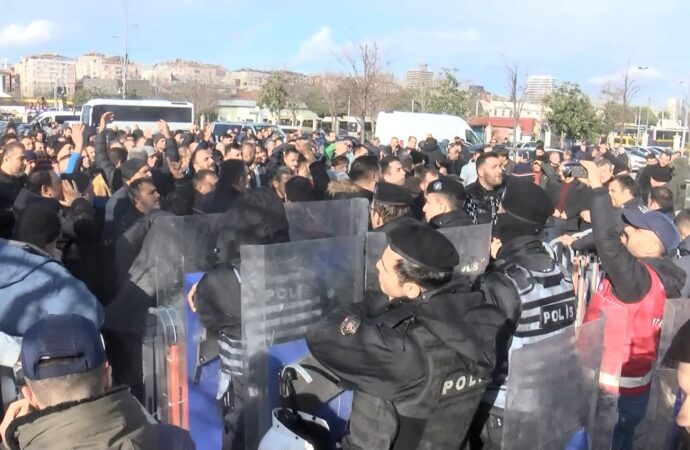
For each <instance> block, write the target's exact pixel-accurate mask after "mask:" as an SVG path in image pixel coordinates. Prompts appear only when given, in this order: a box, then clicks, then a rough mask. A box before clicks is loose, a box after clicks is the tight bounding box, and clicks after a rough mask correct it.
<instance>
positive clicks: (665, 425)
mask: <svg viewBox="0 0 690 450" xmlns="http://www.w3.org/2000/svg"><path fill="white" fill-rule="evenodd" d="M688 320H690V299H687V298H677V299H671V300H667V301H666V306H665V309H664V319H663V322H662V325H661V336H660V340H659V350H658V352H657V361H656V364H655V366H656V369H655V372H654V377H653V378H652V387H651V390H650V396H649V404H648V407H647V414H646V416H645V421H644V423H643V425H644V436H645V441H646V443H647V447H646V448H663V449H666V448H677V446H676V444H677V442H676V440H677V437H678V430H677V427H676V425H675V414H676V413H677V411H676V404H677V399H678V381H677V378H676V369H677V363H676V362H675V361H672V360H671V359H670V358H668V355H667V353H668V349H669V347H670V346H671V342H672V341H673V338H674V337H675V335H676V334H677V333H678V331H679V330H680V328H681V327H682V326H683V325H684V324H685V323H686V322H687V321H688Z"/></svg>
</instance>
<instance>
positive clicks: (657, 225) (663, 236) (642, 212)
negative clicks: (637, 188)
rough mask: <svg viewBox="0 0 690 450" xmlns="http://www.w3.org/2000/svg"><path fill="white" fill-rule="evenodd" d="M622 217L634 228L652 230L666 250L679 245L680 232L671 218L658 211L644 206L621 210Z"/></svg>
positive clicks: (668, 250)
mask: <svg viewBox="0 0 690 450" xmlns="http://www.w3.org/2000/svg"><path fill="white" fill-rule="evenodd" d="M623 219H624V220H625V221H626V222H627V223H629V224H630V225H632V226H633V227H635V228H640V229H642V230H649V231H653V232H654V234H656V235H657V237H658V238H659V240H660V241H661V243H662V244H663V245H664V248H665V249H666V252H667V253H669V252H672V251H674V250H675V249H676V248H678V246H679V245H680V234H679V233H678V230H677V229H676V226H675V225H674V224H673V222H671V219H669V218H668V217H666V216H665V215H664V214H662V213H660V212H659V211H650V210H648V209H647V208H646V207H645V206H643V205H639V206H638V207H636V208H626V209H624V210H623Z"/></svg>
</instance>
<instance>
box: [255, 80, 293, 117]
mask: <svg viewBox="0 0 690 450" xmlns="http://www.w3.org/2000/svg"><path fill="white" fill-rule="evenodd" d="M288 101H289V94H288V91H287V87H286V83H285V80H284V79H283V76H282V75H281V74H280V73H279V72H273V73H271V76H270V77H268V80H267V82H266V84H265V85H264V87H263V88H262V89H261V93H260V94H259V100H258V102H257V104H258V105H259V107H261V108H268V110H269V111H270V112H271V113H272V114H273V116H274V117H275V118H276V119H278V117H279V116H280V112H281V111H282V110H283V109H285V107H286V106H287V103H288Z"/></svg>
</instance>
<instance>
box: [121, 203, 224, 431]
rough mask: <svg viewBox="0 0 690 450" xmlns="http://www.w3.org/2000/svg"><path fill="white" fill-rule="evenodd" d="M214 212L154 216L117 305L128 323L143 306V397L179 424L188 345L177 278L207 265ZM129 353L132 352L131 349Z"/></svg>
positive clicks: (210, 260)
mask: <svg viewBox="0 0 690 450" xmlns="http://www.w3.org/2000/svg"><path fill="white" fill-rule="evenodd" d="M219 218H220V215H207V216H201V215H200V216H187V217H180V216H171V215H165V216H158V217H156V218H155V219H154V220H153V221H152V222H151V223H150V227H149V229H148V233H147V235H146V238H145V239H144V242H143V244H142V247H141V251H140V252H139V255H138V256H137V258H136V259H135V261H134V264H133V265H132V268H131V269H130V280H129V284H128V286H127V289H128V291H126V292H127V295H128V296H126V297H124V298H122V300H123V305H130V306H129V307H128V308H123V307H121V308H118V310H119V312H120V317H119V318H118V320H119V321H120V323H122V324H131V325H130V326H137V323H138V319H136V316H137V315H138V314H139V312H138V310H137V308H138V309H141V308H149V310H148V313H147V314H146V315H145V317H144V318H145V323H144V325H143V326H142V325H138V326H141V328H140V331H139V333H142V332H143V334H144V335H143V343H142V345H141V361H142V362H141V375H142V377H141V378H142V380H143V382H142V383H141V384H142V390H143V397H144V402H145V404H146V406H147V407H148V408H149V411H150V412H151V413H152V414H154V415H156V416H157V417H159V418H160V419H161V420H164V421H166V422H168V423H174V424H176V425H177V424H178V423H183V424H184V426H185V427H187V426H188V420H187V417H188V413H187V407H188V404H187V392H188V380H187V354H186V349H187V348H188V347H189V345H188V344H187V342H185V339H186V333H185V325H184V321H185V304H186V301H185V293H184V289H183V283H184V279H185V275H186V274H188V273H194V272H199V271H204V270H207V269H209V268H211V267H212V265H213V263H214V260H215V254H214V251H213V248H214V246H215V245H216V238H217V236H216V228H217V223H218V220H219ZM135 303H136V304H135ZM123 305H121V306H123ZM125 326H126V325H125ZM131 353H132V355H135V354H136V353H137V352H136V349H132V350H131ZM190 363H191V362H190ZM130 370H131V371H137V370H139V369H138V368H134V367H132V368H131V369H130ZM175 405H177V406H175ZM173 406H174V408H176V409H174V410H173V409H172V408H173ZM166 411H171V412H170V413H168V412H166ZM183 419H184V420H183Z"/></svg>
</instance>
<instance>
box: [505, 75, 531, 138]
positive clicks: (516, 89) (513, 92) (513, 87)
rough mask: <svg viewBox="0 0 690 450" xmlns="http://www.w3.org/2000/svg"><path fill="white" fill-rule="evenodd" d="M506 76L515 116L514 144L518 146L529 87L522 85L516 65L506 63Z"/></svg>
mask: <svg viewBox="0 0 690 450" xmlns="http://www.w3.org/2000/svg"><path fill="white" fill-rule="evenodd" d="M505 71H506V76H507V77H508V89H509V92H510V98H509V100H510V104H511V106H510V112H511V113H512V115H513V144H514V145H515V144H517V127H518V119H520V115H521V114H522V107H523V106H524V105H525V96H526V95H527V86H526V85H524V84H522V85H521V84H520V73H519V71H518V67H517V65H516V64H513V63H509V62H508V61H506V62H505Z"/></svg>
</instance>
